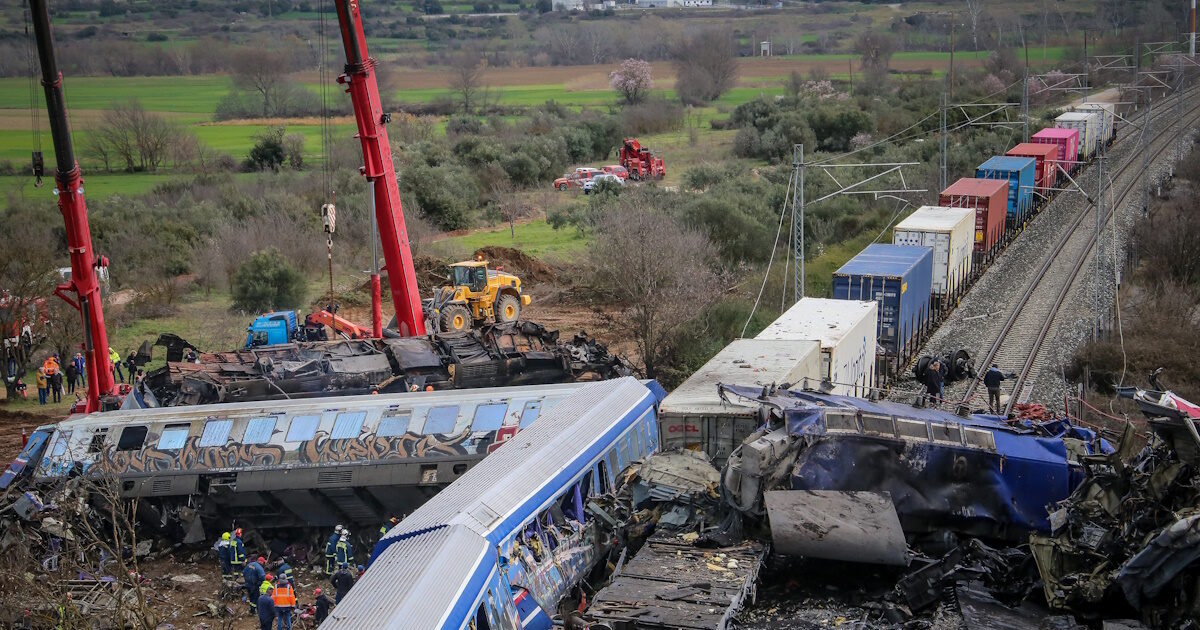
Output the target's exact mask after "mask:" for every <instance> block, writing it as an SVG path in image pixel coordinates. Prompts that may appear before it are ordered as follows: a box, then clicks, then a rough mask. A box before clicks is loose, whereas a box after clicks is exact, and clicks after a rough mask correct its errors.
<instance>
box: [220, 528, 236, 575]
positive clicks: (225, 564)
mask: <svg viewBox="0 0 1200 630" xmlns="http://www.w3.org/2000/svg"><path fill="white" fill-rule="evenodd" d="M231 542H232V536H230V535H229V532H225V533H224V534H221V540H219V541H217V560H220V561H221V579H222V580H231V579H233V565H232V562H233V548H232V547H231V546H230V543H231Z"/></svg>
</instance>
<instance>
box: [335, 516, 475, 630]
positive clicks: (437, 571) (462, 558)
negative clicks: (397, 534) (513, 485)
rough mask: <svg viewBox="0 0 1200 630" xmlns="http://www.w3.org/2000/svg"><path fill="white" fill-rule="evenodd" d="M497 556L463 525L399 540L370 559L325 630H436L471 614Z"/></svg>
mask: <svg viewBox="0 0 1200 630" xmlns="http://www.w3.org/2000/svg"><path fill="white" fill-rule="evenodd" d="M495 555H496V549H495V547H493V546H492V545H491V544H489V543H488V541H487V540H486V539H484V538H482V537H480V536H479V535H478V534H476V533H475V532H473V531H471V530H470V529H467V528H466V527H462V526H452V527H442V528H439V529H436V530H433V531H430V532H425V533H424V534H421V535H418V536H413V537H410V538H407V539H404V540H401V541H399V542H397V543H396V544H394V545H392V546H391V547H389V548H388V553H386V554H383V555H382V556H380V557H379V559H378V560H376V561H375V562H373V563H371V569H370V570H369V571H367V572H366V573H364V574H363V576H362V578H360V579H359V581H358V583H357V584H355V585H354V589H353V590H352V591H350V595H348V596H347V597H346V598H345V599H343V600H342V602H341V603H340V604H338V605H337V607H336V608H334V609H333V611H332V613H331V614H330V616H329V618H328V619H327V620H326V621H325V622H324V623H322V624H321V628H323V629H328V628H334V629H338V628H354V629H359V628H396V629H401V628H403V629H404V630H418V629H429V630H434V629H438V628H442V627H443V626H444V625H445V624H446V621H447V620H448V619H451V618H454V619H461V618H468V617H470V615H471V613H472V612H473V611H474V607H475V606H476V605H477V599H478V597H477V595H478V594H479V593H481V592H482V591H483V590H484V588H485V585H486V584H487V582H488V579H489V578H490V577H491V574H492V572H493V571H494V570H495V569H496V563H495ZM489 556H490V557H489Z"/></svg>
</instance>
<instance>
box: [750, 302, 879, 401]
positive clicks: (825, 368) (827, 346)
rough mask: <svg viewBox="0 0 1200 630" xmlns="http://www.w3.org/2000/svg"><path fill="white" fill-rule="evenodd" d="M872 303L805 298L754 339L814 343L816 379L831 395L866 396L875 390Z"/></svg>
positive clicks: (876, 316) (876, 310)
mask: <svg viewBox="0 0 1200 630" xmlns="http://www.w3.org/2000/svg"><path fill="white" fill-rule="evenodd" d="M878 321H879V305H878V304H877V303H876V302H873V301H872V302H857V301H852V300H830V299H825V298H811V297H806V298H803V299H801V300H799V301H798V302H796V303H795V304H794V305H792V307H791V308H789V309H788V310H787V311H786V312H785V313H784V314H783V315H780V316H779V319H776V320H775V321H774V322H772V323H771V325H770V326H767V327H766V329H764V330H763V331H762V332H761V333H759V334H758V336H756V337H755V339H785V340H786V339H791V340H800V341H808V340H813V339H815V340H817V341H819V342H820V343H821V371H820V377H821V379H822V380H823V381H828V382H829V385H830V386H831V387H832V389H831V391H832V393H834V394H841V395H844V396H866V395H868V394H869V393H870V392H871V388H872V387H874V386H875V354H876V348H877V345H878V344H877V335H876V328H877V325H878Z"/></svg>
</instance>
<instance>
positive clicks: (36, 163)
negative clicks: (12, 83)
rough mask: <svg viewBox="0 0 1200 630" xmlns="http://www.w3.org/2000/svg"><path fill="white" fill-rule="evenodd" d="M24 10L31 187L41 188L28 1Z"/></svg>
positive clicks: (42, 166) (42, 168) (39, 131)
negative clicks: (31, 148)
mask: <svg viewBox="0 0 1200 630" xmlns="http://www.w3.org/2000/svg"><path fill="white" fill-rule="evenodd" d="M25 8H26V10H25V11H22V12H21V16H22V17H23V18H24V20H25V57H26V62H27V64H28V66H29V120H30V128H31V131H32V133H33V154H32V162H33V163H32V165H31V167H32V169H33V176H34V182H33V187H34V188H41V187H42V175H43V173H44V172H45V162H44V161H43V157H42V121H41V117H40V116H38V113H39V111H40V109H41V108H40V107H39V106H38V95H37V73H38V70H37V65H36V62H35V59H36V58H37V56H36V53H35V52H34V48H35V45H34V41H33V32H32V30H31V29H30V28H29V22H30V20H31V17H32V13H33V7H32V5H30V3H29V0H26V2H25Z"/></svg>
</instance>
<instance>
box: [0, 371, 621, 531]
mask: <svg viewBox="0 0 1200 630" xmlns="http://www.w3.org/2000/svg"><path fill="white" fill-rule="evenodd" d="M630 380H632V379H630ZM634 382H635V383H636V381H634ZM581 387H583V384H556V385H538V386H527V387H494V388H486V389H473V390H456V391H448V392H413V393H406V394H394V395H386V394H384V395H375V396H347V397H336V398H324V399H319V400H316V399H314V400H289V401H269V402H254V403H235V404H221V405H206V406H202V407H194V408H191V407H183V408H180V407H176V408H162V409H139V410H133V411H112V412H105V413H95V414H89V415H85V416H76V417H73V418H71V419H68V420H64V421H62V422H59V423H57V424H54V425H46V426H43V427H39V428H38V429H37V430H36V431H35V432H34V433H33V434H32V436H31V438H30V440H29V442H28V444H27V446H26V448H25V450H24V451H23V452H22V453H21V455H20V456H19V457H18V459H17V461H15V462H13V464H12V465H11V466H10V467H9V470H8V471H7V472H6V473H5V475H4V477H3V479H2V480H0V486H3V487H8V486H9V485H11V484H12V483H13V482H14V481H17V480H19V479H22V478H28V479H29V480H30V481H31V482H32V483H33V484H35V485H43V486H48V485H52V484H54V483H57V482H61V481H64V480H66V479H68V478H71V477H75V476H82V477H84V478H86V479H91V480H96V481H98V482H101V483H106V484H108V483H112V484H118V485H119V491H120V494H121V495H122V496H125V497H140V498H141V501H139V509H141V510H143V513H142V514H140V516H141V518H142V519H143V521H144V522H145V523H146V524H148V525H155V526H160V527H162V528H164V529H166V530H170V531H171V532H172V533H174V534H176V535H179V536H180V537H181V538H184V539H187V540H200V539H202V537H203V536H204V534H205V531H206V530H212V531H208V532H207V533H208V534H210V535H211V534H212V533H214V532H215V531H217V530H218V529H219V528H220V526H221V525H222V524H227V523H228V521H229V519H230V518H231V516H232V515H236V516H237V518H238V520H239V521H244V522H252V523H254V524H255V525H256V526H257V527H261V528H272V527H294V526H302V527H331V526H333V525H334V524H337V523H343V524H355V525H358V526H368V527H374V526H377V524H378V523H380V522H382V521H383V520H384V519H385V518H387V517H388V516H389V515H395V516H400V515H402V514H404V513H407V512H409V511H412V510H414V509H416V508H417V507H418V506H420V505H421V504H422V503H424V502H425V501H426V500H428V499H429V498H430V497H432V496H433V495H435V494H436V493H437V492H438V491H440V490H441V489H442V488H444V487H446V486H447V485H449V484H450V483H451V482H453V481H454V480H455V479H457V478H459V477H460V476H462V475H463V474H465V473H466V472H467V471H468V469H470V468H471V467H472V466H474V465H475V464H477V463H479V462H480V461H481V460H483V459H484V457H485V456H486V455H487V454H488V453H489V452H492V451H494V450H496V449H497V448H498V447H499V446H500V445H501V444H502V443H504V442H505V441H506V440H508V439H512V438H513V437H514V436H516V435H518V434H519V432H521V431H522V430H524V429H526V428H527V427H529V426H530V424H531V423H533V422H534V421H535V420H537V419H538V418H539V416H541V415H542V414H543V413H545V412H546V411H547V410H549V409H551V408H553V407H555V406H556V405H558V404H559V403H560V402H561V401H562V400H564V399H566V398H567V397H568V396H570V395H571V394H572V393H574V392H577V391H579V389H580V388H581ZM639 387H642V386H641V385H639ZM642 389H645V387H642Z"/></svg>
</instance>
